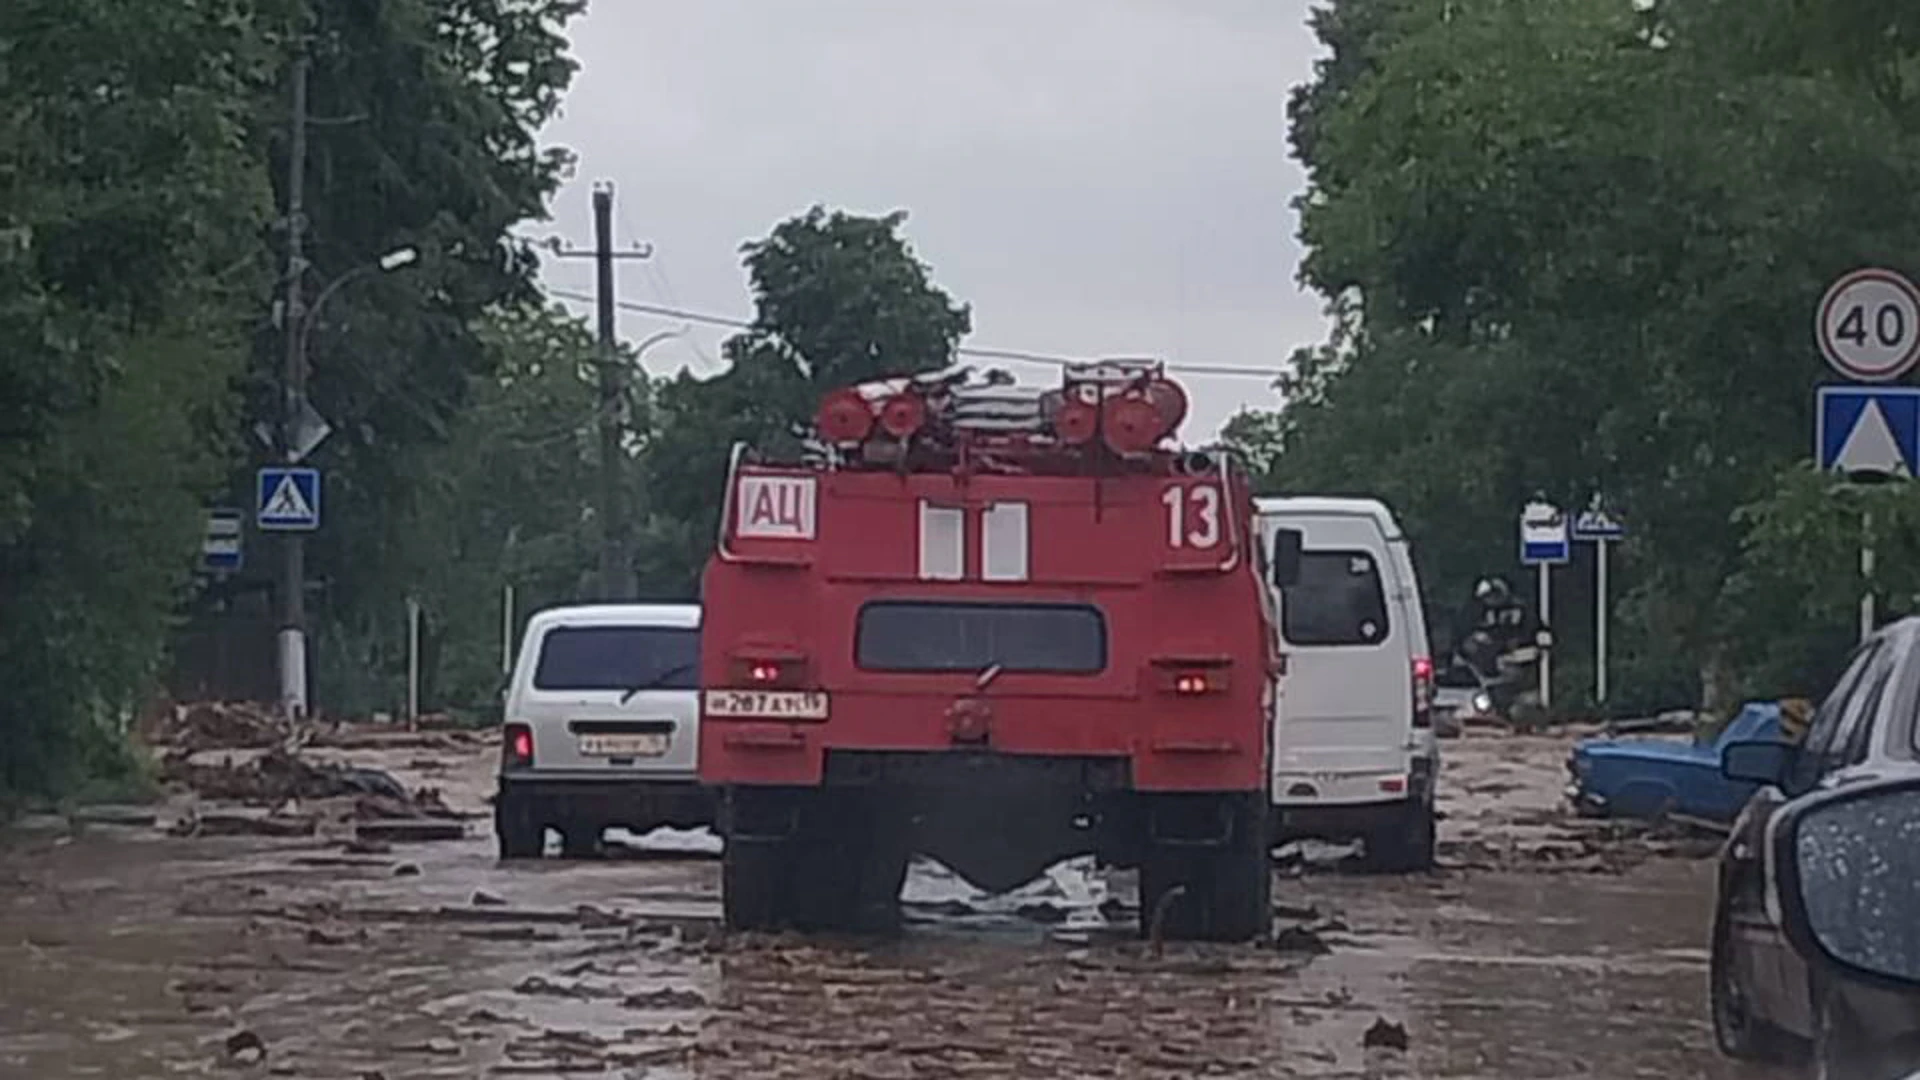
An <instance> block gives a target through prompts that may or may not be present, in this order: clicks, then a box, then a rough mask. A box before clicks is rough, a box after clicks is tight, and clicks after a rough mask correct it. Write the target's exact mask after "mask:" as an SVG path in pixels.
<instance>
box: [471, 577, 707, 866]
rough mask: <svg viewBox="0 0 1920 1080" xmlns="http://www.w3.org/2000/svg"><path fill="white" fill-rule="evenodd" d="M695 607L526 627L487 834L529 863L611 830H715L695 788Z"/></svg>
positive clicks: (560, 619)
mask: <svg viewBox="0 0 1920 1080" xmlns="http://www.w3.org/2000/svg"><path fill="white" fill-rule="evenodd" d="M699 725H700V607H699V605H697V604H593V605H581V606H573V607H556V608H549V609H547V610H545V611H542V612H540V613H538V614H536V615H534V616H533V617H532V618H531V619H529V620H528V622H527V632H526V635H525V637H524V638H522V640H521V645H520V656H519V660H518V661H517V662H516V664H515V665H514V671H513V679H512V682H511V683H510V684H509V685H508V688H507V695H506V715H505V724H504V726H503V728H502V733H501V734H502V738H501V750H500V787H499V792H498V794H496V795H495V797H494V811H493V821H494V833H495V835H496V836H498V838H499V841H500V857H501V858H503V859H512V858H534V857H538V856H539V855H541V854H542V853H543V852H544V850H545V847H546V832H547V830H548V829H553V830H555V831H557V832H558V833H559V834H560V841H561V850H562V852H563V853H565V854H566V855H569V856H580V855H589V854H592V853H594V852H595V851H597V850H598V849H599V846H600V839H601V834H602V833H604V832H605V831H606V830H607V829H608V828H610V827H614V826H619V827H622V828H626V829H629V830H632V831H634V832H646V831H648V830H651V829H654V828H657V827H659V826H662V825H670V826H674V827H678V828H694V827H698V826H703V825H711V824H712V823H713V803H712V799H711V798H710V796H709V795H708V793H707V792H706V790H705V789H704V788H702V787H701V786H700V783H699V773H698V767H697V766H698V751H699V746H700V728H699Z"/></svg>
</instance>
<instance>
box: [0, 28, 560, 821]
mask: <svg viewBox="0 0 1920 1080" xmlns="http://www.w3.org/2000/svg"><path fill="white" fill-rule="evenodd" d="M581 7H582V4H581V3H580V2H579V0H505V2H501V0H388V2H386V3H381V4H373V5H369V4H364V3H360V2H358V0H308V2H306V3H296V2H294V0H268V2H266V3H258V4H249V3H240V2H237V0H12V2H9V3H7V4H5V5H0V791H5V790H13V791H26V792H47V791H57V790H61V789H63V788H65V787H66V786H67V785H68V784H69V783H70V781H72V780H73V779H74V778H75V777H77V776H79V775H81V774H83V773H86V772H88V771H94V772H97V771H99V770H100V769H102V768H103V767H105V766H107V765H110V764H112V763H113V762H115V761H118V760H122V759H121V758H120V748H121V746H122V745H123V744H122V740H121V738H120V736H121V734H122V732H123V731H124V728H125V725H126V723H127V721H128V718H129V716H130V714H131V712H132V711H133V710H134V709H135V708H136V707H137V706H138V704H139V703H140V702H141V701H142V700H143V698H144V696H145V695H146V694H147V693H148V692H149V691H150V690H151V688H152V686H153V682H154V680H155V678H156V676H157V675H158V674H159V669H160V665H161V663H162V661H163V659H164V654H165V645H166V642H167V637H168V634H169V632H170V630H171V628H172V626H173V624H174V620H175V617H176V615H177V612H178V611H179V608H180V605H181V603H182V601H184V600H186V599H187V598H188V595H189V592H188V590H189V587H190V584H191V571H192V569H193V566H194V562H195V556H196V555H197V541H198V539H199V535H200V530H201V523H202V510H203V508H204V507H205V506H206V505H207V503H208V501H209V500H211V499H214V498H220V499H221V501H226V500H225V498H223V497H222V496H221V489H222V488H223V487H227V486H228V485H231V489H232V490H234V491H236V492H237V491H239V490H245V487H244V484H245V478H246V477H247V476H248V475H249V474H250V472H251V468H252V467H253V465H255V464H256V463H257V462H258V460H259V458H258V456H257V455H258V454H259V452H260V447H259V445H258V443H257V442H255V441H254V439H253V438H252V436H251V434H250V431H251V428H252V423H253V421H255V420H257V419H272V420H277V419H278V414H277V410H278V404H277V403H278V400H279V399H278V396H277V393H275V392H273V391H274V390H275V389H276V387H277V382H276V380H277V379H278V373H279V360H280V356H281V348H282V340H283V338H282V333H281V331H280V329H279V328H278V325H277V320H276V311H277V309H276V307H275V300H276V299H277V298H278V295H279V292H280V285H281V283H282V282H283V281H284V279H282V278H280V276H279V269H280V266H281V265H283V264H284V258H283V252H284V248H283V244H284V240H285V237H286V236H287V234H288V230H287V229H286V228H285V221H284V220H283V219H282V209H281V208H282V207H283V206H284V204H285V195H286V192H285V190H284V181H285V176H286V164H287V156H286V155H287V151H288V142H287V132H288V123H287V120H288V108H287V103H288V100H289V79H288V75H289V73H290V71H291V70H292V62H293V58H294V55H295V53H296V51H298V50H305V51H306V52H307V53H308V54H309V55H310V56H311V58H312V61H313V76H312V80H311V85H312V91H313V93H312V113H313V124H312V130H311V157H310V168H309V169H308V171H307V174H306V180H307V185H306V186H307V199H308V204H307V207H306V220H307V222H308V224H309V227H310V231H309V235H308V240H309V243H308V249H307V253H306V254H307V264H306V265H305V266H304V267H303V272H302V283H303V287H305V288H306V289H307V295H308V296H309V297H314V296H317V295H318V294H319V292H320V291H321V289H322V288H323V286H324V285H325V284H326V283H328V282H331V281H334V280H338V279H339V277H340V275H342V274H344V273H345V272H347V271H348V270H350V269H352V268H355V267H358V266H363V265H365V264H367V263H369V262H371V261H372V260H373V259H375V258H377V256H378V255H380V254H381V253H383V252H385V251H388V250H391V249H393V248H395V247H398V246H400V245H402V244H407V245H412V246H414V247H416V248H417V249H419V250H420V251H422V252H423V254H424V257H423V259H422V260H421V264H420V266H419V268H418V269H417V270H415V271H411V272H410V274H409V276H408V277H406V278H404V279H381V280H379V281H378V282H377V285H376V283H375V282H371V281H363V282H359V283H357V284H355V285H353V286H350V287H347V288H345V289H343V290H341V291H340V292H339V293H338V294H337V295H336V296H335V298H334V299H333V300H332V301H331V302H330V303H328V305H327V306H326V307H325V309H324V311H323V312H322V313H321V315H320V317H319V319H318V320H317V322H316V324H315V330H316V333H315V335H314V339H313V340H314V348H313V357H312V359H313V373H314V374H313V386H312V389H313V393H314V397H315V400H316V403H317V404H318V405H319V407H320V410H321V412H322V413H323V414H324V415H325V416H326V417H327V419H328V420H330V421H331V422H332V424H333V426H334V428H335V431H336V434H335V435H334V437H333V439H332V440H330V441H329V442H328V443H327V445H326V446H325V447H323V448H322V450H321V454H320V459H319V462H318V463H319V464H321V465H322V466H323V467H324V468H326V469H327V470H328V472H329V474H330V475H331V477H332V480H333V482H332V483H331V484H330V487H329V509H330V510H331V511H336V512H338V513H341V514H344V515H346V516H347V518H348V519H349V520H352V521H354V522H355V523H356V525H355V527H350V528H344V529H329V530H327V531H326V532H324V533H323V534H322V537H321V539H320V541H319V543H318V545H317V549H318V550H317V552H316V554H317V556H318V557H317V559H316V560H315V568H316V570H317V571H318V575H319V576H321V577H323V578H324V579H327V580H329V581H330V583H331V585H332V587H333V592H332V594H331V600H332V603H331V604H330V605H328V606H327V607H326V608H325V614H324V616H323V618H325V619H330V620H332V622H333V626H334V629H335V631H336V634H335V636H340V635H339V634H338V633H337V630H338V628H339V626H341V625H343V624H351V623H352V622H354V621H355V620H357V619H364V618H365V617H366V612H367V611H371V610H372V609H373V608H375V607H379V608H382V609H384V607H385V606H386V605H387V604H388V603H389V602H390V599H391V596H392V595H393V594H394V593H395V592H397V590H393V589H392V585H393V583H394V582H395V581H396V580H403V579H405V578H407V577H410V576H412V575H413V573H414V572H415V571H416V570H417V569H418V567H419V566H422V565H432V563H431V560H430V559H426V560H423V561H422V562H420V563H417V564H414V565H413V566H408V565H405V563H404V560H401V559H397V558H393V559H390V558H386V557H385V556H387V555H388V554H390V553H391V552H396V551H399V550H401V545H399V544H397V543H396V542H395V539H394V533H393V532H392V531H391V529H392V528H393V527H395V524H396V523H397V522H399V521H402V520H405V519H406V517H407V515H406V514H405V513H404V511H405V510H406V509H407V508H408V506H409V505H411V504H412V503H413V502H415V501H417V500H418V499H419V498H420V497H421V496H422V493H423V492H425V491H427V490H429V489H428V488H427V486H426V483H425V475H426V470H425V469H424V468H423V465H424V463H425V461H426V460H427V459H428V458H431V457H432V456H433V455H435V454H437V453H439V452H440V450H441V446H442V444H443V443H444V441H445V439H446V438H447V437H448V435H449V434H451V431H450V425H451V423H452V421H453V420H454V418H456V417H457V416H459V415H461V411H462V408H463V406H464V405H465V403H466V394H467V393H468V391H469V390H470V388H472V387H473V386H474V385H475V384H476V383H477V382H478V381H479V378H480V376H481V374H482V373H484V372H486V371H487V370H488V367H489V365H490V364H491V363H493V362H494V360H495V358H496V357H495V354H494V352H493V351H491V350H489V348H488V347H487V346H486V344H485V343H483V342H482V340H480V338H478V337H477V336H476V331H475V329H474V327H475V326H476V324H477V322H478V316H479V315H480V314H481V313H482V312H483V311H485V310H487V309H488V308H490V307H492V306H494V305H497V304H500V303H502V302H503V301H512V300H515V299H517V298H524V297H526V296H530V295H531V293H532V271H533V267H534V263H533V260H532V259H531V258H530V257H529V256H528V255H526V254H525V253H524V252H522V251H520V250H519V249H517V248H516V247H515V246H514V245H512V244H510V243H509V242H508V236H507V229H508V227H509V226H510V225H512V224H514V223H515V222H518V221H520V220H523V219H525V218H528V217H535V216H539V215H540V214H541V212H542V211H543V207H544V200H545V198H546V196H547V195H548V194H549V193H551V191H552V190H553V188H554V185H555V184H556V183H557V182H558V179H559V177H560V175H561V171H562V170H563V168H564V166H565V159H564V158H563V157H561V156H559V155H557V154H556V153H555V152H551V151H541V150H540V149H539V148H538V146H537V145H536V141H535V132H536V131H537V129H538V127H539V126H540V125H541V124H542V123H543V122H544V120H545V119H546V118H547V117H548V116H549V115H551V113H552V111H553V109H554V107H555V104H556V103H557V101H558V95H559V93H560V91H561V90H562V89H563V88H564V87H565V85H566V82H567V80H568V78H569V77H570V75H571V72H572V62H571V60H569V59H568V58H567V56H566V53H565V48H564V45H565V42H564V39H563V38H562V37H561V35H560V28H561V24H562V23H563V22H564V20H565V19H566V18H567V17H569V16H570V15H572V14H574V13H576V12H577V11H579V10H580V8H581ZM344 653H345V655H341V654H336V655H335V657H334V660H335V661H336V662H348V663H351V662H352V661H353V658H352V656H351V650H344Z"/></svg>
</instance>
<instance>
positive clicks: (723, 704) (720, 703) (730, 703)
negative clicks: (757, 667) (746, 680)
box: [707, 690, 827, 720]
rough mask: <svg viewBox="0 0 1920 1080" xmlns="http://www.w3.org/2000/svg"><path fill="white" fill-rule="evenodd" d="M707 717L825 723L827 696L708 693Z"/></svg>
mask: <svg viewBox="0 0 1920 1080" xmlns="http://www.w3.org/2000/svg"><path fill="white" fill-rule="evenodd" d="M707 715H708V716H737V717H745V718H751V719H756V720H758V719H765V720H825V719H826V718H827V695H825V694H822V693H816V692H811V691H806V690H709V691H707Z"/></svg>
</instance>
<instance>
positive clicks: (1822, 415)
mask: <svg viewBox="0 0 1920 1080" xmlns="http://www.w3.org/2000/svg"><path fill="white" fill-rule="evenodd" d="M1815 405H1816V408H1815V410H1814V432H1813V450H1814V454H1815V455H1816V456H1817V457H1818V459H1819V462H1820V469H1821V471H1823V472H1840V473H1847V474H1860V475H1872V476H1883V477H1898V478H1902V479H1906V478H1911V477H1912V476H1913V475H1914V473H1915V471H1916V470H1920V387H1911V386H1857V385H1856V386H1823V387H1821V388H1820V391H1819V397H1818V399H1817V400H1816V402H1815Z"/></svg>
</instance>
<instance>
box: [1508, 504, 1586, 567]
mask: <svg viewBox="0 0 1920 1080" xmlns="http://www.w3.org/2000/svg"><path fill="white" fill-rule="evenodd" d="M1567 526H1568V522H1567V515H1565V514H1563V513H1561V512H1560V508H1559V507H1557V506H1554V505H1553V504H1551V503H1545V502H1530V503H1528V504H1527V506H1526V509H1524V510H1522V511H1521V512H1520V564H1521V565H1522V566H1551V565H1555V564H1558V563H1564V562H1567V561H1568V560H1570V559H1572V558H1573V537H1572V536H1571V535H1570V533H1569V530H1568V528H1567Z"/></svg>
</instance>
